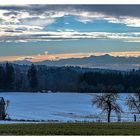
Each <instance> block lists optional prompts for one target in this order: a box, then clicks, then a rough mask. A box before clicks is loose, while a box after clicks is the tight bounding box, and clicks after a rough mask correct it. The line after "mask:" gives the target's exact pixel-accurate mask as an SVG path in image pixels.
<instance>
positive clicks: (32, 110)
mask: <svg viewBox="0 0 140 140" xmlns="http://www.w3.org/2000/svg"><path fill="white" fill-rule="evenodd" d="M95 94H96V93H91V94H89V93H61V92H58V93H46V94H45V93H24V92H21V93H20V92H16V93H13V92H12V93H1V94H0V96H1V97H4V99H5V100H9V101H10V105H9V107H8V110H7V113H8V114H9V116H10V118H11V119H12V120H37V121H41V120H44V121H48V120H49V121H50V120H51V121H54V120H57V121H59V122H75V121H76V122H77V121H80V122H83V121H84V122H85V121H86V122H97V121H99V120H100V121H101V122H106V121H107V120H106V119H107V117H106V114H105V113H102V114H101V112H102V110H101V109H99V108H97V107H96V106H93V105H92V102H91V100H92V99H93V98H94V95H95ZM126 96H128V93H126V94H125V93H124V94H123V93H122V94H120V100H118V101H117V102H118V103H119V104H120V106H121V107H122V109H123V111H124V113H122V114H121V121H122V122H133V120H134V118H133V114H132V113H131V112H129V110H128V108H127V106H126V105H125V99H126ZM139 118H140V117H138V116H137V121H140V120H139ZM111 121H113V122H116V121H118V118H117V116H116V114H112V116H111ZM1 123H6V122H1V121H0V124H1ZM9 123H12V121H10V122H9Z"/></svg>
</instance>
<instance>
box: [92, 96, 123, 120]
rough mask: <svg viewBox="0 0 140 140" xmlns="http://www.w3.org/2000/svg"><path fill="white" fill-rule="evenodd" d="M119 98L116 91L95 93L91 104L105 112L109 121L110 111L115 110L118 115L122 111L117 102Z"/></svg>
mask: <svg viewBox="0 0 140 140" xmlns="http://www.w3.org/2000/svg"><path fill="white" fill-rule="evenodd" d="M118 98H119V95H118V93H101V94H97V95H96V96H95V97H94V98H93V100H92V104H93V105H96V106H97V107H98V108H101V109H102V110H103V112H106V113H107V120H108V122H110V117H111V113H112V112H115V113H116V114H117V116H118V117H120V114H121V112H122V109H121V108H120V106H119V105H118V103H117V99H118Z"/></svg>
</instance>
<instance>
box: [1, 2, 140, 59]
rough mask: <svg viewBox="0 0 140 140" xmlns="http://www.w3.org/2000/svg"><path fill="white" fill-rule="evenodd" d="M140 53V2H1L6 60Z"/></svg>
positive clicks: (137, 54)
mask: <svg viewBox="0 0 140 140" xmlns="http://www.w3.org/2000/svg"><path fill="white" fill-rule="evenodd" d="M102 54H110V55H114V56H127V57H128V56H140V5H8V6H7V5H6V6H4V5H3V6H0V61H15V60H24V59H27V60H30V61H42V60H48V59H49V60H50V59H51V60H53V59H62V58H71V57H72V58H77V57H78V58H79V57H86V56H90V55H102Z"/></svg>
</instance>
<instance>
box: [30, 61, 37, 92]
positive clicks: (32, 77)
mask: <svg viewBox="0 0 140 140" xmlns="http://www.w3.org/2000/svg"><path fill="white" fill-rule="evenodd" d="M28 80H29V84H30V88H31V89H32V90H37V88H38V78H37V70H36V67H35V65H34V64H32V65H31V67H30V68H29V70H28Z"/></svg>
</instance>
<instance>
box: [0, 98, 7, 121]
mask: <svg viewBox="0 0 140 140" xmlns="http://www.w3.org/2000/svg"><path fill="white" fill-rule="evenodd" d="M5 105H6V103H5V100H4V98H3V97H0V120H4V119H5V117H6V113H5Z"/></svg>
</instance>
